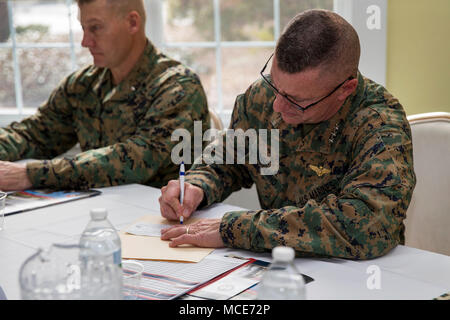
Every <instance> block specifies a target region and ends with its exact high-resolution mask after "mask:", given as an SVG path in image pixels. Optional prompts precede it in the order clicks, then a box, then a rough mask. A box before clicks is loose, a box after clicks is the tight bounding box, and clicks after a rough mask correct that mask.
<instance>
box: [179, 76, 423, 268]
mask: <svg viewBox="0 0 450 320" xmlns="http://www.w3.org/2000/svg"><path fill="white" fill-rule="evenodd" d="M274 99H275V96H274V94H273V92H272V90H271V89H270V88H269V87H268V86H267V85H266V84H265V83H264V82H263V81H261V80H260V81H257V82H255V83H254V84H253V85H252V86H251V87H250V88H249V89H248V90H247V91H246V93H245V94H243V95H240V96H238V98H237V100H236V105H235V108H234V112H233V115H232V120H231V124H230V128H233V129H236V128H242V129H243V130H246V129H248V128H255V129H269V130H270V129H278V130H279V136H280V138H279V170H278V172H277V173H276V174H275V175H261V174H260V169H261V165H260V164H254V165H251V164H245V165H242V164H234V165H217V164H212V165H204V164H198V163H196V164H195V165H194V166H193V167H192V169H191V171H189V172H188V173H187V176H186V181H187V182H190V183H192V184H195V185H197V186H200V187H201V188H203V190H204V192H205V199H204V203H203V204H204V205H210V204H212V203H214V202H220V201H222V200H224V199H225V198H226V197H228V195H229V194H230V193H232V192H234V191H236V190H239V189H240V188H241V187H245V188H249V187H250V186H251V185H252V184H253V183H255V184H256V188H257V191H258V196H259V201H260V203H261V207H262V208H264V209H263V210H257V211H255V210H253V211H239V212H228V213H226V214H225V215H224V216H223V218H222V222H221V226H220V233H221V236H222V239H223V242H224V243H225V245H226V246H229V247H235V248H242V249H249V250H252V251H265V250H270V249H272V248H273V247H275V246H277V245H285V246H290V247H293V248H294V249H295V250H296V251H297V254H298V255H299V256H333V257H342V258H351V259H369V258H374V257H377V256H380V255H383V254H385V253H387V252H388V251H389V250H391V249H392V248H394V247H395V246H396V245H397V244H399V243H403V242H404V229H405V228H404V224H403V219H404V218H405V213H406V209H407V208H408V205H409V202H410V199H411V195H412V192H413V189H414V186H415V174H414V171H413V159H412V145H411V132H410V127H409V124H408V121H407V119H406V116H405V113H404V110H403V108H402V106H401V105H400V103H399V102H398V100H397V99H396V98H394V97H393V96H392V95H391V94H389V93H388V92H387V91H386V89H385V88H383V87H382V86H380V85H378V84H376V83H374V82H372V81H371V80H369V79H367V78H365V77H363V76H362V75H361V74H359V73H358V86H357V89H356V91H355V93H354V94H352V95H351V96H349V97H348V98H347V100H346V101H345V103H344V105H343V106H342V108H341V109H340V110H339V111H338V113H337V114H335V115H334V116H333V117H332V118H331V119H329V120H328V121H325V122H321V123H318V124H315V125H305V126H303V125H297V126H293V125H289V124H286V123H285V122H284V121H283V120H282V119H281V116H280V114H279V113H276V112H274V111H273V107H272V104H273V101H274ZM268 141H270V139H268ZM235 154H236V153H235Z"/></svg>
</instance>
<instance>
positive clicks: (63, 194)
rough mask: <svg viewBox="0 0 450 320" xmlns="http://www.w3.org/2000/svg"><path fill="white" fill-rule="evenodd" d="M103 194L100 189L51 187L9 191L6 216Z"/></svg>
mask: <svg viewBox="0 0 450 320" xmlns="http://www.w3.org/2000/svg"><path fill="white" fill-rule="evenodd" d="M99 194H101V191H98V190H87V191H75V190H63V191H56V190H51V189H36V190H31V189H29V190H24V191H11V192H7V196H6V203H5V216H8V215H13V214H17V213H21V212H25V211H30V210H34V209H40V208H44V207H48V206H52V205H55V204H59V203H64V202H69V201H75V200H79V199H85V198H89V197H95V196H98V195H99Z"/></svg>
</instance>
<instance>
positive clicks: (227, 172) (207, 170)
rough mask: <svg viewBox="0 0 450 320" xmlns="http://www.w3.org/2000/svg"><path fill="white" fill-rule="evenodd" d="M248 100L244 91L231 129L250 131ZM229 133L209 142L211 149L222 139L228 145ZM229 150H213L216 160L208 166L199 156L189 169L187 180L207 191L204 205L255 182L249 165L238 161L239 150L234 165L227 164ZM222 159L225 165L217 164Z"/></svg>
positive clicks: (234, 113)
mask: <svg viewBox="0 0 450 320" xmlns="http://www.w3.org/2000/svg"><path fill="white" fill-rule="evenodd" d="M245 99H246V95H244V94H241V95H239V96H238V97H237V99H236V102H235V107H234V109H233V114H232V117H231V123H230V129H238V128H241V129H243V130H246V129H247V128H248V127H249V124H248V119H247V114H246V113H245V111H244V110H245V108H243V105H244V104H245ZM225 134H226V132H225V131H223V132H222V133H221V134H220V136H219V137H217V138H216V139H215V141H214V142H212V144H210V145H208V147H207V148H211V147H212V146H213V145H215V144H217V143H218V141H219V140H220V141H221V145H222V146H225V144H226V141H225V139H226V138H225ZM224 149H225V148H224ZM207 150H208V149H205V151H207ZM228 151H229V150H228ZM234 151H235V150H234ZM225 152H227V150H225ZM225 152H224V153H222V154H219V153H214V152H212V154H213V156H214V157H215V159H214V163H212V164H210V165H206V164H204V163H202V162H201V161H200V162H199V161H198V160H199V159H197V160H196V161H195V162H194V164H193V166H192V168H191V170H189V171H187V172H186V180H185V181H186V182H188V183H191V184H193V185H196V186H198V187H200V188H202V189H203V191H204V193H205V196H204V201H203V202H202V205H201V207H203V206H209V205H211V204H213V203H216V202H222V201H223V200H225V199H226V198H227V197H228V196H229V195H230V194H231V193H233V192H235V191H238V190H240V189H241V188H250V187H251V186H252V185H253V180H252V178H251V176H250V175H249V173H248V171H247V168H246V166H245V165H242V164H237V161H235V160H236V159H235V156H236V153H235V152H233V153H234V162H233V163H234V164H226V154H225ZM203 154H204V157H205V154H208V152H204V153H203ZM200 160H201V159H200ZM203 160H205V159H203ZM219 162H222V163H223V164H217V163H219ZM205 163H206V162H205Z"/></svg>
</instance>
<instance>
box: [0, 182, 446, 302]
mask: <svg viewBox="0 0 450 320" xmlns="http://www.w3.org/2000/svg"><path fill="white" fill-rule="evenodd" d="M100 190H101V191H102V195H100V196H97V197H93V198H88V199H82V200H77V201H73V202H68V203H65V204H59V205H55V206H51V207H47V208H42V209H38V210H34V211H29V212H24V213H20V214H16V215H12V216H7V217H6V218H5V230H3V231H0V286H1V287H2V288H3V290H4V292H5V294H6V297H7V298H8V299H20V289H19V281H18V278H19V268H20V266H21V264H22V263H23V262H24V261H25V259H26V258H27V257H29V256H30V255H32V254H33V253H35V252H36V249H37V248H39V247H49V246H50V244H52V243H62V242H64V243H76V242H77V241H78V238H79V236H80V234H81V232H82V231H83V229H84V227H85V226H86V224H87V223H88V221H89V210H90V209H91V208H98V207H103V208H106V209H107V210H108V217H109V220H110V221H111V222H112V223H113V225H114V226H115V227H116V228H117V229H121V228H123V227H124V226H126V225H128V224H130V223H131V222H133V221H135V220H137V219H138V218H139V217H141V216H143V215H148V214H154V215H159V214H160V212H159V202H158V198H159V196H160V194H161V192H160V190H159V189H156V188H151V187H147V186H143V185H136V184H135V185H126V186H120V187H112V188H104V189H100ZM237 209H239V208H237V207H232V206H229V205H224V204H218V205H214V206H213V207H212V208H209V209H207V210H202V211H199V212H197V213H196V216H198V217H219V216H221V215H223V214H224V213H225V212H227V211H230V210H237ZM225 253H234V254H236V255H239V256H243V257H254V258H258V259H261V260H265V261H270V254H269V253H264V254H255V253H252V252H250V251H245V250H235V249H217V250H215V251H214V253H213V254H225ZM296 265H297V267H298V268H299V269H300V271H301V272H302V273H304V274H307V275H309V276H311V277H312V278H314V281H313V282H311V283H310V284H308V285H307V294H308V298H309V299H432V298H435V297H437V296H439V295H441V294H443V293H445V292H450V257H449V256H445V255H440V254H436V253H432V252H428V251H423V250H418V249H414V248H409V247H406V246H398V247H397V248H395V249H394V250H392V251H391V252H390V253H388V254H387V255H386V256H384V257H381V258H378V259H374V260H369V261H351V260H343V259H306V258H298V259H296ZM369 266H376V268H379V270H380V276H381V278H380V279H381V280H380V286H381V288H380V289H369V288H368V286H367V280H368V279H369V277H371V276H373V275H372V274H370V273H367V271H368V268H369ZM369 270H370V269H369Z"/></svg>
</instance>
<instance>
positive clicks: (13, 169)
mask: <svg viewBox="0 0 450 320" xmlns="http://www.w3.org/2000/svg"><path fill="white" fill-rule="evenodd" d="M31 187H32V184H31V182H30V179H29V178H28V175H27V167H26V164H23V163H14V162H8V161H0V190H3V191H11V190H25V189H28V188H31Z"/></svg>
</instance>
